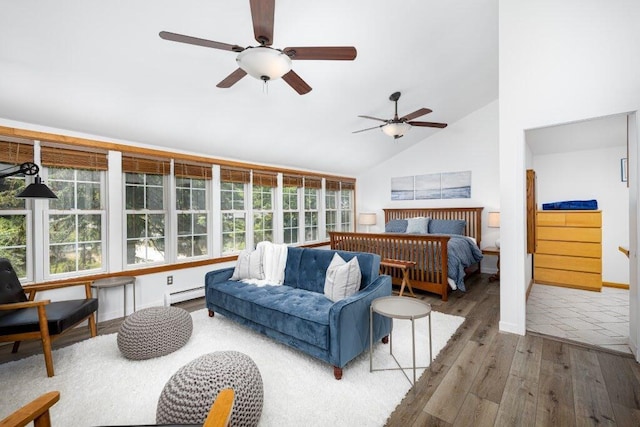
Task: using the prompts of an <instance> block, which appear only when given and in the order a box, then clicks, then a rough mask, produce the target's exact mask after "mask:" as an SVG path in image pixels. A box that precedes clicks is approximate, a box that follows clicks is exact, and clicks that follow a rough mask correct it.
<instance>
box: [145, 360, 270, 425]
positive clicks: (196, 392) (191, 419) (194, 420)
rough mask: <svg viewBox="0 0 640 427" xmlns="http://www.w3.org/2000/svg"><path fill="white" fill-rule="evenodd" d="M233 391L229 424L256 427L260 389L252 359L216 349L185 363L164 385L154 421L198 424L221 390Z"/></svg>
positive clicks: (260, 383) (257, 373) (261, 395)
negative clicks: (233, 399) (233, 396)
mask: <svg viewBox="0 0 640 427" xmlns="http://www.w3.org/2000/svg"><path fill="white" fill-rule="evenodd" d="M225 388H232V389H233V390H234V392H235V401H234V403H233V412H232V413H231V422H230V423H229V425H231V426H257V425H258V421H259V420H260V415H262V403H263V398H264V390H263V388H262V376H261V375H260V371H259V370H258V367H257V366H256V364H255V362H254V361H253V360H252V359H251V358H250V357H249V356H247V355H246V354H244V353H240V352H237V351H216V352H215V353H209V354H205V355H203V356H200V357H199V358H197V359H195V360H193V361H191V362H189V363H188V364H186V365H184V366H183V367H182V368H180V369H179V370H178V372H176V373H175V374H173V376H172V377H171V378H170V379H169V381H167V384H165V386H164V389H163V390H162V393H161V394H160V398H159V399H158V408H157V410H156V423H157V424H202V423H204V420H205V418H207V414H208V413H209V409H211V405H212V404H213V401H214V400H215V399H216V397H217V396H218V393H220V391H221V390H223V389H225Z"/></svg>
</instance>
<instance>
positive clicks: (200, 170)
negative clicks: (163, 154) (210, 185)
mask: <svg viewBox="0 0 640 427" xmlns="http://www.w3.org/2000/svg"><path fill="white" fill-rule="evenodd" d="M173 173H174V175H175V176H177V177H179V178H193V179H211V175H212V174H211V166H210V165H196V164H193V163H182V162H180V163H178V162H174V164H173Z"/></svg>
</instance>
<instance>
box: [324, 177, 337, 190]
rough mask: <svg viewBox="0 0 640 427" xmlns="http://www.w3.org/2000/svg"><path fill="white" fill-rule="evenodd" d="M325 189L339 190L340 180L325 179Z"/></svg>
mask: <svg viewBox="0 0 640 427" xmlns="http://www.w3.org/2000/svg"><path fill="white" fill-rule="evenodd" d="M325 186H326V189H327V191H340V181H331V180H329V179H327V180H326V181H325Z"/></svg>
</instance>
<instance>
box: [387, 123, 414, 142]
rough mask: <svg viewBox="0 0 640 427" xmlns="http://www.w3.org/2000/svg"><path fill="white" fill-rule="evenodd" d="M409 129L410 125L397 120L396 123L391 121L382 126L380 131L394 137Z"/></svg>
mask: <svg viewBox="0 0 640 427" xmlns="http://www.w3.org/2000/svg"><path fill="white" fill-rule="evenodd" d="M409 129H411V125H410V124H408V123H404V122H398V123H394V122H391V123H388V124H386V125H384V126H382V132H384V133H385V134H386V135H389V136H393V137H396V138H399V137H401V136H402V135H404V134H405V133H407V132H408V131H409Z"/></svg>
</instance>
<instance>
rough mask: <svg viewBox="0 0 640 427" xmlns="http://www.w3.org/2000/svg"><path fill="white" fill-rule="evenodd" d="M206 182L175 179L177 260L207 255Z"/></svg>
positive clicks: (202, 180) (191, 179) (192, 179)
mask: <svg viewBox="0 0 640 427" xmlns="http://www.w3.org/2000/svg"><path fill="white" fill-rule="evenodd" d="M206 184H207V181H206V180H204V179H194V178H176V215H177V216H178V251H177V254H178V259H185V258H192V257H198V256H203V255H207V253H208V239H207V224H208V217H209V215H208V212H207V187H206Z"/></svg>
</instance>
